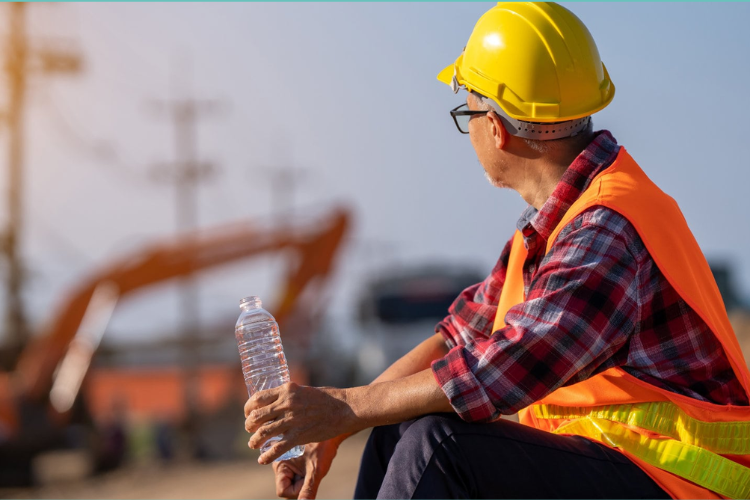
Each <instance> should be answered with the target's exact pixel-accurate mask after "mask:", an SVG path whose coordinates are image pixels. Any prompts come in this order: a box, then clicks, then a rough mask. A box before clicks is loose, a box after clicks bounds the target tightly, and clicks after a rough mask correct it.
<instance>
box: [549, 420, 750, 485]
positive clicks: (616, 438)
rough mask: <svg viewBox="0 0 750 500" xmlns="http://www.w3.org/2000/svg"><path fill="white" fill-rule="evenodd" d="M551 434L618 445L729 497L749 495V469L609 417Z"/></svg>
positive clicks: (575, 423)
mask: <svg viewBox="0 0 750 500" xmlns="http://www.w3.org/2000/svg"><path fill="white" fill-rule="evenodd" d="M555 434H575V435H578V436H583V437H586V438H590V439H593V440H595V441H599V442H602V443H605V444H609V445H610V446H613V447H615V448H620V449H622V450H624V451H627V452H628V453H631V454H632V455H634V456H636V457H638V458H640V459H641V460H643V461H644V462H646V463H649V464H651V465H653V466H655V467H658V468H659V469H662V470H665V471H667V472H671V473H672V474H675V475H677V476H679V477H682V478H684V479H687V480H688V481H692V482H694V483H696V484H698V485H700V486H703V487H704V488H708V489H709V490H711V491H714V492H716V493H718V494H720V495H724V496H727V497H730V498H750V469H748V468H747V467H743V466H742V465H740V464H738V463H736V462H732V461H731V460H729V459H727V458H724V457H722V456H719V455H717V454H715V453H712V452H710V451H708V450H705V449H703V448H699V447H697V446H693V445H690V444H685V443H681V442H679V441H677V440H674V439H666V438H664V439H658V438H656V439H655V438H649V437H647V436H644V435H642V434H639V433H637V432H635V431H631V430H630V429H628V428H626V427H623V426H622V425H620V424H619V423H616V422H611V421H609V420H604V419H598V418H593V417H585V418H582V419H580V420H575V421H573V422H571V423H569V424H566V425H563V426H562V427H560V428H559V429H557V430H556V431H555Z"/></svg>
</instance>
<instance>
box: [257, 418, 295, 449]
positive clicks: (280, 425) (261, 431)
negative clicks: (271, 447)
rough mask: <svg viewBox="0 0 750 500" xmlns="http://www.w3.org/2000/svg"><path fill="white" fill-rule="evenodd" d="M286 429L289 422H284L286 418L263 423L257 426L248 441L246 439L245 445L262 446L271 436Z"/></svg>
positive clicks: (278, 434) (282, 432) (279, 433)
mask: <svg viewBox="0 0 750 500" xmlns="http://www.w3.org/2000/svg"><path fill="white" fill-rule="evenodd" d="M288 429H289V424H288V422H286V419H283V418H282V419H279V420H275V421H273V422H268V423H266V424H265V425H262V426H260V427H258V429H257V430H256V431H255V432H254V433H253V435H252V437H251V438H250V441H248V443H247V445H248V446H249V447H250V448H253V449H255V448H260V447H261V446H263V443H265V442H266V441H268V440H269V439H271V438H272V437H276V436H280V435H282V434H284V431H286V430H288Z"/></svg>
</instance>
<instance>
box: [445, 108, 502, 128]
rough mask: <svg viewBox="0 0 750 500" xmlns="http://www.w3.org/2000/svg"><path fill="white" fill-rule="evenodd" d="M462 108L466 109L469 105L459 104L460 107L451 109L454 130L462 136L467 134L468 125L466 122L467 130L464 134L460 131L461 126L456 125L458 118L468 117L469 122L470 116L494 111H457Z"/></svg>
mask: <svg viewBox="0 0 750 500" xmlns="http://www.w3.org/2000/svg"><path fill="white" fill-rule="evenodd" d="M464 106H466V107H468V106H469V105H468V104H466V103H463V104H460V105H458V106H456V107H455V108H453V109H451V116H452V117H453V123H455V124H456V128H457V129H458V131H459V132H461V133H462V134H468V133H469V129H468V126H469V123H468V122H466V127H467V129H466V132H464V131H463V130H462V129H461V125H459V124H458V118H457V117H458V116H468V117H470V118H469V120H471V117H472V116H477V115H486V114H487V113H489V112H490V111H494V110H492V109H488V110H485V111H474V110H471V109H466V110H462V111H459V110H460V109H461V108H463V107H464Z"/></svg>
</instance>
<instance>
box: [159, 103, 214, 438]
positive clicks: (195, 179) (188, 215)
mask: <svg viewBox="0 0 750 500" xmlns="http://www.w3.org/2000/svg"><path fill="white" fill-rule="evenodd" d="M155 107H156V108H157V110H158V111H161V112H162V113H163V114H166V115H167V116H168V117H169V118H170V119H171V121H172V125H173V127H174V138H175V142H174V147H175V161H174V162H171V163H167V164H163V165H157V167H156V169H155V172H154V173H155V177H156V178H157V180H167V181H170V182H172V183H173V184H174V186H175V215H176V226H177V231H178V232H179V233H181V234H182V235H184V237H187V236H186V235H187V233H188V232H189V231H190V230H191V229H194V228H195V227H196V226H197V224H198V213H197V210H198V199H197V194H198V193H197V188H198V184H199V183H200V182H201V181H203V180H205V179H206V178H208V176H210V175H211V174H214V173H215V167H214V165H213V164H211V163H208V162H201V161H199V160H198V152H197V149H198V147H197V146H198V134H197V124H198V120H199V118H201V117H202V116H205V115H206V114H209V113H212V112H215V111H216V110H217V108H218V107H219V104H218V102H217V101H214V100H198V99H193V98H191V97H183V98H180V97H178V98H175V99H172V100H166V101H157V102H156V103H155ZM198 307H199V296H198V287H197V284H196V283H195V281H194V279H193V276H192V275H190V274H188V275H186V276H185V277H183V279H182V286H181V288H180V324H181V326H180V330H181V335H182V342H181V344H182V347H183V348H182V360H183V361H182V362H183V368H184V373H185V404H186V409H187V421H186V425H187V430H188V435H189V439H191V441H193V444H194V440H192V437H194V431H195V428H196V427H195V425H196V421H195V419H196V415H197V404H198V366H199V364H200V351H199V340H200V338H199V332H200V330H199V322H200V315H199V313H198Z"/></svg>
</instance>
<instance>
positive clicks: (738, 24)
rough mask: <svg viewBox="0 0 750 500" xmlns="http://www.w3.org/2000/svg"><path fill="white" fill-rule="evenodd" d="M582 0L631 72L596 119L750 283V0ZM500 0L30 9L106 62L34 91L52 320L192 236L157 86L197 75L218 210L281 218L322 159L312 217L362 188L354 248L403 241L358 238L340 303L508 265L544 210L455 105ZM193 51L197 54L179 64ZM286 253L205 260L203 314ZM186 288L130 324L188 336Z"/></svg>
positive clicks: (45, 285)
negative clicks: (281, 197) (208, 269)
mask: <svg viewBox="0 0 750 500" xmlns="http://www.w3.org/2000/svg"><path fill="white" fill-rule="evenodd" d="M563 5H565V6H566V7H568V8H569V9H571V10H572V11H573V12H574V13H575V14H576V15H578V16H579V17H580V18H581V19H582V20H583V21H584V22H585V23H586V25H587V26H588V27H589V30H590V31H591V33H592V35H593V36H594V38H595V40H596V41H597V44H598V47H599V51H600V53H601V56H602V59H603V61H604V63H605V64H606V65H607V68H608V70H609V73H610V76H611V77H612V80H613V81H614V83H615V85H616V88H617V93H616V96H615V98H614V101H613V102H612V104H611V105H610V106H609V107H608V108H607V109H605V110H604V111H602V112H601V113H599V114H597V115H595V118H594V123H595V126H596V127H597V128H608V129H610V130H611V131H612V132H613V133H614V135H615V137H616V138H617V139H618V140H619V142H620V143H621V144H623V145H625V146H626V147H627V148H628V150H629V151H630V152H631V154H633V156H634V157H635V158H636V159H637V160H638V161H639V162H640V164H641V165H642V167H643V168H644V169H645V170H646V171H647V173H648V174H649V175H650V176H651V177H652V178H653V179H654V180H655V181H656V182H657V184H659V185H660V186H661V187H662V189H664V190H665V191H666V192H667V193H669V194H671V195H672V196H673V197H674V198H675V199H676V200H677V201H678V203H679V204H680V206H681V207H682V210H683V212H684V213H685V216H686V218H687V220H688V223H689V224H690V226H691V228H692V229H693V232H694V234H695V236H696V238H697V239H698V242H699V243H700V244H701V246H702V248H703V249H704V252H705V253H706V255H707V256H708V257H709V258H716V259H726V260H728V261H730V262H731V263H733V264H734V265H735V266H736V269H737V271H738V272H739V278H740V281H739V284H740V285H741V286H742V290H743V292H744V293H745V294H746V295H750V250H748V249H749V248H750V231H748V227H749V226H750V224H748V222H750V196H748V194H747V185H748V183H750V161H749V160H748V156H747V143H748V127H747V117H748V116H750V100H749V99H748V89H750V66H749V65H748V63H747V61H748V59H750V58H749V57H748V53H749V52H750V30H747V29H746V25H747V20H748V19H750V4H745V3H739V4H721V3H711V4H703V3H685V4H682V3H654V4H652V3H564V4H563ZM491 6H492V4H491V3H406V4H397V3H359V4H348V3H328V4H316V3H304V4H295V3H280V4H265V3H247V4H245V3H239V4H238V3H231V4H198V3H190V4H174V3H169V4H121V3H102V4H57V5H45V4H40V5H32V6H31V7H30V11H31V12H30V16H31V26H30V31H31V32H32V33H33V35H34V36H35V37H36V38H37V40H42V39H45V38H46V39H51V40H58V39H66V40H74V41H75V43H76V44H77V45H76V46H77V47H78V48H79V49H80V51H81V52H82V53H83V55H84V58H85V61H86V68H85V72H84V73H83V74H81V75H79V76H76V77H57V78H50V79H36V80H34V82H33V83H32V86H31V88H30V94H29V99H30V105H29V116H28V130H29V132H28V143H27V144H28V162H27V180H28V184H27V189H26V193H25V195H26V220H27V223H28V226H27V232H26V234H25V236H24V249H25V252H26V256H27V265H28V267H29V269H30V272H31V276H32V279H31V281H30V282H29V286H28V290H27V291H28V293H27V297H28V300H27V304H28V308H29V310H30V314H31V316H32V319H33V320H34V322H35V324H37V325H38V324H39V323H40V322H41V321H43V320H44V319H46V318H47V317H48V315H49V314H50V313H51V312H52V310H53V309H54V307H55V304H57V303H58V301H59V300H60V297H61V295H62V294H64V291H65V290H66V289H68V288H70V287H71V286H72V285H74V284H75V282H76V280H78V279H80V278H81V277H82V276H84V275H86V274H87V273H90V272H91V270H92V269H95V268H97V267H100V266H101V265H103V264H104V263H105V262H106V261H107V260H108V259H111V258H113V257H114V256H117V255H122V254H123V253H125V252H127V251H130V250H134V249H137V248H138V247H139V246H141V245H143V244H145V243H147V242H149V241H152V240H153V239H154V238H158V237H161V236H164V235H167V234H169V233H170V232H171V231H172V230H173V228H174V217H175V216H174V212H173V205H174V201H173V190H172V189H170V187H168V186H166V185H163V184H158V183H154V182H153V181H152V180H151V177H150V174H149V172H150V169H151V165H153V164H154V163H157V162H162V161H166V160H170V159H172V158H173V149H172V141H173V139H172V130H171V127H170V124H169V123H168V122H167V121H166V120H165V119H163V118H159V117H158V116H157V115H156V114H154V113H153V112H152V111H151V110H150V108H149V105H148V102H149V101H150V100H153V99H160V98H165V97H168V96H170V95H174V94H175V92H182V91H185V90H186V89H190V91H191V92H192V94H194V95H195V96H198V97H206V98H217V99H219V100H221V102H223V103H224V106H223V110H222V111H221V112H220V113H218V114H216V115H215V116H212V117H210V118H207V119H206V120H204V121H202V122H201V125H200V129H199V130H200V143H199V151H200V152H201V155H202V156H203V157H205V158H207V159H211V160H214V161H216V162H217V163H218V164H219V165H220V167H221V172H220V174H219V175H218V176H217V177H216V178H215V179H213V180H211V181H209V182H207V183H206V184H205V185H204V186H202V187H201V188H200V194H199V199H200V208H199V219H200V224H201V225H202V226H210V225H214V224H219V223H223V222H229V221H233V220H237V219H246V218H259V217H264V216H267V215H268V214H269V212H270V209H271V208H270V207H271V198H270V196H269V193H268V192H267V183H266V181H265V174H264V172H267V171H268V169H271V168H274V167H278V166H279V165H295V166H297V167H299V168H304V169H306V170H307V171H308V176H307V178H306V179H307V180H306V181H305V185H304V186H302V187H300V189H299V190H298V194H297V195H296V198H297V201H298V204H297V207H298V210H299V211H300V212H306V211H307V208H306V207H318V208H320V209H323V208H324V207H326V206H330V205H331V204H333V203H336V202H339V201H346V202H348V203H350V204H351V205H352V206H353V207H354V208H355V209H356V213H357V227H356V233H355V235H354V236H355V239H356V240H357V241H359V242H360V243H359V244H357V245H354V246H353V247H352V248H353V249H356V248H361V246H362V243H361V242H363V241H378V242H381V243H383V244H384V246H383V248H386V249H387V250H388V251H385V250H384V251H381V252H380V254H381V256H380V257H378V258H374V257H373V256H372V254H366V253H365V252H362V251H360V250H352V251H350V252H349V253H348V254H347V258H346V259H345V260H344V261H343V262H342V263H341V266H340V267H339V270H338V273H337V275H336V281H335V282H334V284H335V287H334V294H333V297H332V301H333V308H332V311H333V313H334V315H335V316H336V317H344V316H346V315H347V313H348V311H349V306H350V304H351V301H352V298H353V297H355V296H356V294H357V291H358V289H359V287H360V286H361V282H362V278H363V277H364V276H365V275H366V274H367V273H369V272H373V271H375V270H377V268H378V266H385V265H394V264H398V265H411V264H417V263H423V262H449V263H458V264H463V263H468V264H470V265H474V266H476V267H477V268H478V269H480V270H483V271H485V272H488V271H489V270H490V269H491V267H492V265H493V264H494V262H495V260H496V258H497V255H498V254H499V251H500V249H501V248H502V245H503V243H504V242H505V241H506V240H507V238H508V237H509V236H510V235H511V233H512V230H513V227H514V224H515V221H516V219H517V218H518V216H519V214H520V213H521V211H522V210H523V208H524V206H525V204H524V203H523V201H522V200H521V199H520V197H519V196H518V195H517V194H516V193H514V192H512V191H500V190H497V189H495V188H493V187H491V186H489V185H488V184H487V182H486V181H485V179H484V176H483V172H482V170H481V167H480V166H479V165H478V163H477V160H476V156H475V154H474V152H473V149H472V148H471V145H470V143H469V141H468V137H467V136H463V135H460V134H458V133H457V131H456V130H455V126H454V125H453V123H452V121H451V119H450V116H449V115H448V110H449V109H451V108H453V107H454V106H456V105H457V104H458V103H459V102H460V100H461V99H463V96H461V95H459V96H456V95H453V94H452V93H451V91H450V90H449V89H448V87H446V86H444V85H442V84H440V83H439V82H438V81H437V80H436V79H435V76H436V74H437V72H438V71H439V70H440V69H442V68H443V67H444V66H446V65H447V64H450V63H451V62H452V61H453V60H454V59H455V57H456V56H457V55H458V54H459V53H460V51H461V49H462V48H463V46H464V45H465V41H466V39H467V38H468V36H469V34H470V32H471V30H472V28H473V25H474V23H475V22H476V20H477V19H478V18H479V16H480V15H481V14H482V13H483V12H484V11H486V10H487V9H489V8H490V7H491ZM187 58H189V60H190V61H191V62H190V66H191V67H192V70H191V71H189V70H183V71H181V72H179V71H175V70H174V68H175V66H179V64H180V63H175V61H181V60H186V59H187ZM183 66H185V65H184V64H183ZM175 74H178V75H180V77H179V78H175ZM185 75H189V77H187V78H186V77H185ZM175 80H177V83H175ZM0 144H2V148H3V151H5V148H6V144H5V138H4V136H3V139H2V142H0ZM2 154H5V153H4V152H3V153H2ZM5 182H6V180H5V179H4V178H3V179H0V187H2V186H4V183H5ZM2 209H3V210H4V207H3V208H2ZM0 213H2V215H3V216H4V215H5V214H4V212H0ZM279 265H280V260H279V259H278V258H267V259H259V260H256V261H253V262H250V261H248V262H246V263H243V264H238V265H234V266H230V267H229V268H225V269H223V270H220V271H219V272H216V273H213V274H210V275H205V276H202V277H201V287H202V299H201V304H200V306H199V307H200V310H201V316H202V317H203V318H204V320H205V321H207V322H209V323H210V322H213V321H215V320H218V319H220V318H224V317H230V316H231V317H232V318H234V316H235V313H236V304H237V300H238V299H239V298H240V297H242V296H244V295H247V294H249V293H259V294H261V295H262V296H265V295H269V294H270V293H272V292H271V291H272V290H273V285H274V282H275V280H276V276H275V274H274V273H277V272H278V271H279V269H280V268H279ZM174 291H175V288H174V286H172V285H164V286H159V287H156V288H154V289H153V290H152V291H149V292H148V293H144V294H142V295H140V296H138V297H134V298H133V299H132V300H129V301H127V302H123V303H122V304H121V306H120V307H119V308H118V311H117V313H116V315H115V317H114V318H113V323H112V331H113V332H114V334H115V335H119V336H120V338H119V339H118V340H125V339H126V338H136V339H143V338H148V337H150V336H151V335H153V334H155V333H159V332H161V333H167V334H169V333H171V332H174V331H175V324H176V322H175V319H176V311H177V301H176V298H175V293H174ZM426 334H429V332H426Z"/></svg>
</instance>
